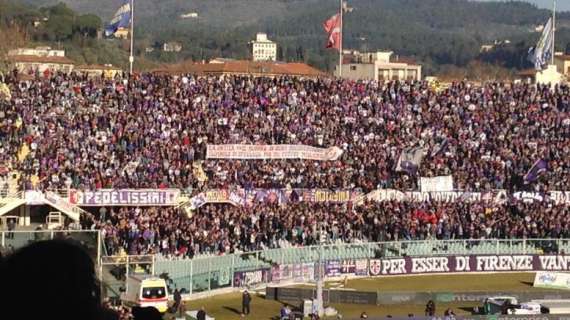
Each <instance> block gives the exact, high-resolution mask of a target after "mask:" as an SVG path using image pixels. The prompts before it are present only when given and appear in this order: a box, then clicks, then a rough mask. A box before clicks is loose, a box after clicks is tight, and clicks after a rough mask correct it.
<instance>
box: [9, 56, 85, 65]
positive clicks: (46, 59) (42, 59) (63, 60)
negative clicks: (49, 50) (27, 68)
mask: <svg viewBox="0 0 570 320" xmlns="http://www.w3.org/2000/svg"><path fill="white" fill-rule="evenodd" d="M8 59H9V60H11V61H13V62H27V63H56V64H75V62H73V60H71V59H69V58H67V57H59V56H31V55H14V56H8Z"/></svg>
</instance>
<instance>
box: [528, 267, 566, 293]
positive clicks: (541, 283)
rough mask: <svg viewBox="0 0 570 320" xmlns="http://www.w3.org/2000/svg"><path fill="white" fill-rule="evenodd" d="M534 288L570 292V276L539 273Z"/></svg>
mask: <svg viewBox="0 0 570 320" xmlns="http://www.w3.org/2000/svg"><path fill="white" fill-rule="evenodd" d="M533 286H534V287H537V288H548V289H563V290H570V274H568V273H561V272H548V271H541V272H537V273H536V275H535V277H534V283H533Z"/></svg>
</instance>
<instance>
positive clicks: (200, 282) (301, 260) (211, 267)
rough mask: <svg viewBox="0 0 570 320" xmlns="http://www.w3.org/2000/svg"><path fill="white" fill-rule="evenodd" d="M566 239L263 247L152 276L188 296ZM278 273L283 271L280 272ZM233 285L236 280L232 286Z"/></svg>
mask: <svg viewBox="0 0 570 320" xmlns="http://www.w3.org/2000/svg"><path fill="white" fill-rule="evenodd" d="M566 252H570V239H486V240H474V239H472V240H423V241H394V242H374V243H372V242H370V243H342V244H328V245H322V246H308V247H299V248H282V249H268V250H263V251H254V252H247V253H235V254H229V255H223V256H215V255H211V256H199V257H194V258H193V259H177V258H175V259H173V258H166V257H157V259H156V260H155V268H154V269H155V272H156V274H163V275H167V277H168V279H169V282H170V284H171V286H172V287H177V288H179V289H180V288H183V289H185V290H184V291H185V292H186V293H188V294H195V293H208V292H210V291H213V290H216V289H221V288H232V287H242V286H244V283H245V285H253V284H255V285H260V284H268V283H270V282H271V280H270V279H269V278H270V277H269V274H270V273H271V272H272V270H273V269H275V268H276V266H291V269H289V271H288V272H289V276H291V278H295V277H294V276H293V275H294V274H295V273H297V276H296V279H297V280H298V281H308V280H311V279H310V274H306V273H303V271H302V269H303V268H307V269H311V268H313V270H314V266H315V263H317V262H322V263H326V262H329V261H339V262H342V261H352V262H355V261H357V260H361V261H362V260H366V263H368V260H370V259H391V258H402V257H429V256H469V255H477V256H483V255H505V256H506V255H542V254H550V255H565V253H566ZM279 272H283V271H279ZM235 281H240V283H236V282H235Z"/></svg>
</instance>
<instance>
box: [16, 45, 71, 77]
mask: <svg viewBox="0 0 570 320" xmlns="http://www.w3.org/2000/svg"><path fill="white" fill-rule="evenodd" d="M7 59H8V61H10V62H11V63H12V64H13V65H14V67H16V69H18V70H19V71H20V72H22V73H27V74H31V73H35V72H46V71H49V72H57V71H62V72H71V71H73V68H74V65H75V63H74V62H73V61H72V60H70V59H69V58H67V57H66V56H65V51H64V50H52V49H51V48H50V47H37V48H18V49H14V50H10V51H8V55H7Z"/></svg>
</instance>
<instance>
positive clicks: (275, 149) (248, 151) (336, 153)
mask: <svg viewBox="0 0 570 320" xmlns="http://www.w3.org/2000/svg"><path fill="white" fill-rule="evenodd" d="M342 153H343V150H342V149H340V148H338V147H331V148H316V147H311V146H306V145H297V144H280V145H253V144H251V145H250V144H222V145H212V144H209V145H208V146H207V149H206V159H264V160H265V159H303V160H317V161H329V160H337V159H338V158H339V157H340V156H341V155H342Z"/></svg>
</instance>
